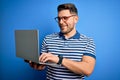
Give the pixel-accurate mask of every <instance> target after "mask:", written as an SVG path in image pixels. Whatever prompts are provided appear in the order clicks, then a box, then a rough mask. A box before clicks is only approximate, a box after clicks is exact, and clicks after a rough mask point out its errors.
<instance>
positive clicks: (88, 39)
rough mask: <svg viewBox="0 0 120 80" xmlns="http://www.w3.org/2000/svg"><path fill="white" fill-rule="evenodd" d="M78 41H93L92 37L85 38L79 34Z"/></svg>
mask: <svg viewBox="0 0 120 80" xmlns="http://www.w3.org/2000/svg"><path fill="white" fill-rule="evenodd" d="M80 39H82V40H87V41H93V38H92V37H89V36H86V35H84V34H80Z"/></svg>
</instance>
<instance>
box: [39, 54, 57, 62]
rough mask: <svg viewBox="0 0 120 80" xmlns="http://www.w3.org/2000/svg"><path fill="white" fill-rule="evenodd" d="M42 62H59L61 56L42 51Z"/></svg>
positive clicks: (40, 59) (40, 58)
mask: <svg viewBox="0 0 120 80" xmlns="http://www.w3.org/2000/svg"><path fill="white" fill-rule="evenodd" d="M39 61H40V62H43V63H45V62H52V63H58V61H59V58H58V56H56V55H53V54H51V53H42V54H41V56H40V57H39Z"/></svg>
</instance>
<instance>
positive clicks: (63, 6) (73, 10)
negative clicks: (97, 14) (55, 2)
mask: <svg viewBox="0 0 120 80" xmlns="http://www.w3.org/2000/svg"><path fill="white" fill-rule="evenodd" d="M62 10H69V11H70V13H72V14H76V15H78V11H77V8H76V6H75V5H74V4H72V3H65V4H61V5H59V6H58V8H57V11H58V12H59V11H62Z"/></svg>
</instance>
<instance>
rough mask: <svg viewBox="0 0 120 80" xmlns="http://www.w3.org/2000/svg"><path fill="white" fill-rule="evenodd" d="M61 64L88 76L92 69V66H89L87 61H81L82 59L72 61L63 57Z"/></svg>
mask: <svg viewBox="0 0 120 80" xmlns="http://www.w3.org/2000/svg"><path fill="white" fill-rule="evenodd" d="M62 65H63V66H65V67H66V68H68V69H69V70H71V71H72V72H74V73H76V74H83V75H86V76H89V75H90V74H91V73H92V71H93V67H91V66H90V65H89V63H87V62H83V61H82V62H76V61H72V60H69V59H66V58H64V59H63V61H62Z"/></svg>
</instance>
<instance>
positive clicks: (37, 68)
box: [29, 61, 45, 70]
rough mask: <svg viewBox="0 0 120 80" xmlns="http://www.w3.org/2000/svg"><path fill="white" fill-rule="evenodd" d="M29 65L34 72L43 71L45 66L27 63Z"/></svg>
mask: <svg viewBox="0 0 120 80" xmlns="http://www.w3.org/2000/svg"><path fill="white" fill-rule="evenodd" d="M29 64H30V66H31V67H32V68H34V69H36V70H43V69H44V68H45V65H41V64H37V63H34V62H31V61H29Z"/></svg>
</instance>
